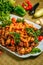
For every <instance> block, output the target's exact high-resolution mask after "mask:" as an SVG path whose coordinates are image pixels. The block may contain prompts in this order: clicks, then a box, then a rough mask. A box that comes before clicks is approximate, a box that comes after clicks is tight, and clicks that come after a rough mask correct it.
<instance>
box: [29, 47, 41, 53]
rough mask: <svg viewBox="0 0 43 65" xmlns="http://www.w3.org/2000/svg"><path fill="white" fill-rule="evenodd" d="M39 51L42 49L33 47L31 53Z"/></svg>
mask: <svg viewBox="0 0 43 65" xmlns="http://www.w3.org/2000/svg"><path fill="white" fill-rule="evenodd" d="M39 52H41V50H40V49H39V48H33V49H32V51H31V52H30V53H31V54H34V53H39Z"/></svg>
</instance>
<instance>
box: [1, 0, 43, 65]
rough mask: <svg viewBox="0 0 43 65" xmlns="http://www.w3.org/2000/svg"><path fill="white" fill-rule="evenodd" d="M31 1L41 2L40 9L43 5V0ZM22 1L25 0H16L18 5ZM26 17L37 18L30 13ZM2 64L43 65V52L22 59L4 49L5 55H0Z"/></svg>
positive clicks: (32, 0)
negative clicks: (36, 55)
mask: <svg viewBox="0 0 43 65" xmlns="http://www.w3.org/2000/svg"><path fill="white" fill-rule="evenodd" d="M30 1H31V3H32V4H35V3H36V2H39V3H40V6H39V7H38V9H40V8H42V7H43V0H30ZM21 2H23V0H16V5H17V4H19V3H20V4H21ZM38 9H37V10H38ZM24 18H26V19H29V20H31V21H33V22H34V21H36V20H37V19H32V16H29V14H27V15H25V16H24ZM0 65H43V53H42V54H41V55H39V56H38V57H30V58H27V59H20V58H18V57H16V56H14V55H12V54H10V53H9V52H7V51H5V50H4V51H3V55H2V56H0Z"/></svg>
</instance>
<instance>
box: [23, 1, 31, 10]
mask: <svg viewBox="0 0 43 65" xmlns="http://www.w3.org/2000/svg"><path fill="white" fill-rule="evenodd" d="M22 7H23V8H24V9H25V10H27V11H28V10H31V9H32V4H31V3H30V2H29V0H25V3H22Z"/></svg>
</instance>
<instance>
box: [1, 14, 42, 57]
mask: <svg viewBox="0 0 43 65" xmlns="http://www.w3.org/2000/svg"><path fill="white" fill-rule="evenodd" d="M10 16H11V18H12V17H14V18H16V19H17V18H21V17H18V16H16V15H12V14H11V15H10ZM25 21H26V22H27V23H28V24H33V25H34V26H35V27H36V28H37V29H40V28H41V26H40V25H37V24H35V23H33V22H31V21H29V20H26V19H25ZM0 47H2V48H3V49H5V50H6V51H8V52H10V53H12V54H14V55H15V56H17V57H20V58H28V57H30V56H38V55H40V54H41V53H42V52H43V40H42V41H41V42H39V45H38V46H37V48H39V49H40V50H41V52H40V53H35V54H30V53H29V54H25V55H19V54H18V53H16V52H13V51H11V50H9V49H7V48H6V47H4V46H2V45H0Z"/></svg>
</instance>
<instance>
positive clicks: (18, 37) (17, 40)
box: [10, 32, 20, 44]
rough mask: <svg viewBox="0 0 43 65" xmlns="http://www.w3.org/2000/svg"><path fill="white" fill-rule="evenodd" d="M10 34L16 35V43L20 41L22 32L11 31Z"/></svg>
mask: <svg viewBox="0 0 43 65" xmlns="http://www.w3.org/2000/svg"><path fill="white" fill-rule="evenodd" d="M10 34H12V35H14V40H15V43H16V44H18V43H20V34H19V33H17V32H10Z"/></svg>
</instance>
